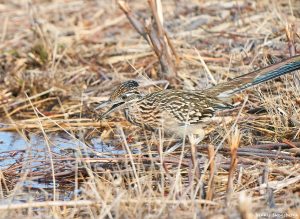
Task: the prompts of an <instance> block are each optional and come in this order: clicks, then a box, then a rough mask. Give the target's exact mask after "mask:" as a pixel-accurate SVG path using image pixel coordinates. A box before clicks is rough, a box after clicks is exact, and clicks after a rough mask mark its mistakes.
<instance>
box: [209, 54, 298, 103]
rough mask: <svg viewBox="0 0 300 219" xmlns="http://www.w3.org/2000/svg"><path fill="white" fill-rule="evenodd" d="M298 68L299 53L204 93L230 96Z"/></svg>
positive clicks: (223, 96)
mask: <svg viewBox="0 0 300 219" xmlns="http://www.w3.org/2000/svg"><path fill="white" fill-rule="evenodd" d="M298 69H300V55H298V56H293V57H291V58H289V59H286V60H284V61H282V62H279V63H276V64H274V65H270V66H267V67H265V68H262V69H259V70H256V71H253V72H250V73H248V74H244V75H241V76H239V77H236V78H234V79H232V80H231V81H228V82H225V83H221V84H218V85H216V86H214V87H211V88H208V89H207V90H206V93H207V94H208V95H212V96H216V97H219V98H226V97H230V96H231V95H233V94H235V93H238V92H240V91H242V90H245V89H247V88H249V87H252V86H255V85H258V84H260V83H263V82H265V81H268V80H271V79H273V78H277V77H279V76H281V75H284V74H287V73H290V72H293V71H295V70H298Z"/></svg>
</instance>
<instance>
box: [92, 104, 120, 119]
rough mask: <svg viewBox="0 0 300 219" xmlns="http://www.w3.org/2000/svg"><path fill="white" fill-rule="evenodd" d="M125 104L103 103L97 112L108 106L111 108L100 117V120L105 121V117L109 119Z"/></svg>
mask: <svg viewBox="0 0 300 219" xmlns="http://www.w3.org/2000/svg"><path fill="white" fill-rule="evenodd" d="M124 103H125V102H123V101H122V102H118V103H113V102H111V101H110V100H108V101H104V102H103V103H101V104H99V105H98V106H97V107H96V108H95V110H98V109H101V108H104V107H107V106H111V107H110V109H109V110H107V111H106V112H104V113H102V114H101V115H100V120H102V119H104V118H105V117H107V116H108V115H109V114H111V113H112V112H115V111H117V110H118V109H120V108H121V106H122V105H123V104H124Z"/></svg>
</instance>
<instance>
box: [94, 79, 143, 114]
mask: <svg viewBox="0 0 300 219" xmlns="http://www.w3.org/2000/svg"><path fill="white" fill-rule="evenodd" d="M138 87H139V84H138V83H137V82H136V81H133V80H130V81H126V82H124V83H122V84H121V85H119V86H118V87H117V88H116V89H115V90H114V91H113V92H112V94H111V95H110V98H109V100H107V101H104V102H103V103H101V104H100V105H99V106H97V107H96V110H97V109H100V108H103V107H107V106H108V107H110V109H109V110H107V111H106V112H104V113H103V114H102V115H101V116H100V119H103V118H105V117H106V116H107V115H109V114H110V113H112V112H114V111H117V110H120V109H124V108H126V107H127V106H128V105H130V104H133V103H135V102H136V101H138V100H140V99H141V98H142V95H141V93H140V92H139V91H138V90H137V88H138Z"/></svg>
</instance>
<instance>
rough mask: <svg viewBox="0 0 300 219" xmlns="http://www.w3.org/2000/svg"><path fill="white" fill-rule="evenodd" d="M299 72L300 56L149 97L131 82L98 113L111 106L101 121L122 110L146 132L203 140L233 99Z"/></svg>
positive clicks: (113, 95)
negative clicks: (202, 87)
mask: <svg viewBox="0 0 300 219" xmlns="http://www.w3.org/2000/svg"><path fill="white" fill-rule="evenodd" d="M297 69H300V55H299V56H294V57H292V58H289V59H287V60H285V61H282V62H280V63H277V64H274V65H271V66H268V67H265V68H262V69H259V70H257V71H253V72H251V73H248V74H244V75H242V76H240V77H237V78H234V79H232V80H230V81H228V82H225V83H221V84H218V85H216V86H214V87H211V88H208V89H205V90H192V91H187V90H161V91H158V92H154V93H150V94H147V95H143V94H142V93H140V92H139V91H138V87H139V84H138V83H137V82H136V81H133V80H130V81H126V82H124V83H122V84H121V85H120V86H118V87H117V88H116V89H115V91H113V92H112V94H111V96H110V98H109V100H108V101H105V102H103V103H102V104H100V105H99V106H98V107H97V108H96V109H99V108H102V107H106V106H110V109H109V110H108V111H106V112H105V113H103V114H102V115H101V116H100V119H103V118H105V117H106V116H107V115H109V114H110V113H112V112H114V111H116V110H121V109H122V110H123V111H124V114H125V117H126V119H127V120H128V121H129V122H131V123H133V124H135V125H138V126H141V127H143V128H145V129H148V130H151V131H155V130H157V129H161V128H163V129H164V130H165V131H167V132H171V133H175V134H177V135H178V136H183V135H184V134H186V135H190V134H196V135H200V138H203V137H204V135H205V131H204V130H205V127H206V125H207V124H208V123H209V122H210V121H212V120H213V117H214V115H215V113H216V112H217V111H220V110H224V109H231V108H233V106H232V105H231V104H230V103H229V101H228V100H229V99H230V98H229V97H230V96H232V95H233V94H235V93H237V92H240V91H242V90H244V89H246V88H249V87H252V86H254V85H257V84H260V83H262V82H265V81H268V80H271V79H273V78H276V77H279V76H281V75H283V74H287V73H290V72H292V71H295V70H297Z"/></svg>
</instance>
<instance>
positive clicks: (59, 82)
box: [0, 0, 300, 218]
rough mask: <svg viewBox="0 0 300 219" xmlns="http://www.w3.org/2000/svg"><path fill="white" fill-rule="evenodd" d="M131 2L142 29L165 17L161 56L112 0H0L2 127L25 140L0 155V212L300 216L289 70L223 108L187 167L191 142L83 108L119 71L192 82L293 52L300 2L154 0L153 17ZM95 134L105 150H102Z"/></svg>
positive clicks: (296, 89) (299, 99)
mask: <svg viewBox="0 0 300 219" xmlns="http://www.w3.org/2000/svg"><path fill="white" fill-rule="evenodd" d="M20 2H23V3H20ZM128 2H129V8H130V9H131V11H132V13H134V14H136V15H137V16H138V18H139V20H142V21H143V19H146V20H147V19H148V21H147V22H146V23H148V24H149V18H150V17H151V13H157V15H156V16H157V17H156V16H155V17H156V19H157V20H160V21H161V16H163V21H164V26H165V28H164V29H165V30H167V35H164V34H163V33H160V34H158V36H157V38H155V37H154V39H152V40H154V41H155V39H162V40H167V38H169V40H170V42H168V41H165V46H166V48H165V49H166V50H165V52H166V51H168V54H166V60H164V61H162V60H158V59H157V56H156V55H155V54H157V51H156V50H157V49H158V48H155V47H150V46H149V44H148V42H147V41H146V40H145V39H144V38H143V37H142V36H140V34H138V33H137V32H136V30H135V29H134V28H133V27H132V26H131V24H130V23H129V21H128V19H127V18H126V15H125V14H124V13H123V12H122V10H121V9H120V8H119V5H118V4H117V2H116V1H104V0H99V1H80V0H74V1H59V0H53V1H48V0H45V1H33V0H32V1H28V2H27V1H0V11H1V14H0V18H1V19H0V24H1V25H0V34H1V35H0V51H1V54H0V104H1V105H0V115H1V123H0V125H1V126H0V132H1V131H15V132H17V133H18V135H20V136H22V138H24V140H25V141H26V142H27V143H26V144H25V143H24V144H25V145H24V148H25V149H26V150H12V151H6V152H5V151H2V150H1V151H2V152H0V157H1V158H2V160H5V159H8V158H13V159H14V160H15V163H13V164H11V163H10V164H6V165H2V166H1V171H0V181H1V183H0V186H1V187H0V197H1V199H2V200H1V204H0V211H1V217H6V218H7V217H9V218H13V217H27V218H48V217H49V218H81V217H86V218H192V217H197V218H199V217H211V218H212V217H220V218H222V217H230V218H240V217H242V218H255V217H264V216H265V217H273V216H277V217H279V218H282V217H288V218H299V217H300V197H299V193H300V186H299V185H300V183H299V182H300V177H299V176H300V171H299V169H300V168H299V167H300V165H299V163H300V162H299V161H300V157H299V153H300V151H299V149H300V141H299V136H300V111H299V109H300V86H299V75H297V73H296V74H294V75H288V76H284V77H281V78H280V79H278V80H276V81H272V82H269V83H266V84H264V85H262V86H260V87H259V88H255V89H251V90H248V91H246V92H244V93H243V94H240V95H238V96H237V97H236V98H235V99H234V101H235V103H238V102H241V103H240V104H239V105H238V104H237V105H238V106H237V107H236V109H235V110H233V111H230V112H224V114H226V115H228V116H229V117H230V119H231V120H232V121H233V122H232V123H231V124H224V125H223V126H221V127H217V128H214V129H213V130H211V132H210V134H209V135H208V136H207V138H205V140H204V141H203V142H202V143H201V145H200V146H198V147H197V148H196V149H197V152H195V153H196V159H197V162H198V168H195V169H194V168H193V166H194V165H193V164H192V160H191V147H190V145H189V144H188V143H185V142H182V141H180V140H177V141H174V139H173V140H172V139H167V138H164V137H163V136H159V135H153V134H151V133H148V132H145V131H144V130H141V129H140V128H137V127H134V126H131V125H129V124H128V123H127V122H126V121H125V119H124V118H123V117H121V116H119V114H114V116H113V117H112V118H111V119H109V120H108V121H103V122H102V123H100V122H97V121H95V120H94V119H93V118H94V117H95V115H94V114H93V112H91V110H90V108H92V107H93V104H94V103H96V102H99V101H102V100H105V99H107V97H108V95H109V93H110V92H111V90H112V89H113V88H114V86H115V85H117V84H119V83H120V82H122V81H125V80H128V79H136V80H138V81H139V82H141V84H142V85H143V86H144V88H145V91H147V92H151V91H153V90H154V89H157V88H155V87H156V86H159V87H165V86H166V85H167V84H168V81H169V82H170V85H169V86H170V87H172V88H181V89H201V88H205V87H206V86H211V85H212V84H214V83H219V82H222V81H226V80H228V79H229V78H232V77H235V76H238V75H240V74H243V73H246V72H249V71H250V70H253V69H257V68H259V67H263V66H266V65H267V64H269V63H270V60H273V61H278V60H281V59H283V58H286V57H289V56H290V55H293V54H294V53H295V52H297V49H299V46H300V45H299V43H300V40H299V30H300V25H299V24H300V13H299V11H300V4H299V1H297V0H290V1H285V0H279V1H265V0H263V1H222V2H219V1H192V0H191V1H186V0H180V1H171V0H163V1H161V2H162V7H161V9H158V10H157V11H156V12H153V11H151V10H150V9H149V7H148V3H147V1H146V0H142V1H138V0H132V1H128ZM157 2H160V1H157ZM151 25H154V24H153V23H151ZM297 33H298V34H297ZM168 46H169V47H171V48H167V47H168ZM172 47H173V49H174V50H175V51H173V50H172ZM168 49H171V50H172V52H170V51H171V50H168ZM169 59H170V60H169ZM170 62H171V63H173V64H174V66H173V67H174V69H173V67H172V71H170V72H168V74H166V75H164V74H163V73H162V72H161V69H164V67H166V66H168V65H169V64H170ZM164 65H166V66H164ZM174 75H176V77H174ZM150 85H155V86H150ZM245 99H246V100H247V101H245V102H244V103H243V101H244V100H245ZM120 115H121V114H120ZM55 135H58V136H63V138H65V139H67V141H70V142H73V143H72V145H73V146H72V150H71V149H64V148H61V146H60V144H59V143H57V142H56V141H55V140H54V139H55ZM32 136H35V137H36V136H38V137H37V138H38V139H39V140H38V142H35V143H33V140H32ZM224 136H225V137H224ZM93 139H94V140H95V139H96V140H98V141H103V142H105V144H108V145H110V146H112V147H110V150H107V151H101V150H100V149H99V147H95V146H94V144H93V143H92V141H93ZM0 140H1V139H0ZM279 142H281V143H279ZM41 145H43V146H42V147H41ZM212 145H213V146H214V147H213V146H212ZM0 146H1V144H0ZM104 146H105V145H104V144H103V147H104ZM157 149H158V150H157ZM114 150H119V152H120V151H121V152H122V153H114ZM196 166H197V165H196ZM195 171H196V173H195ZM197 171H198V172H197ZM36 184H38V185H40V187H39V186H38V187H36V186H33V185H36Z"/></svg>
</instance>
